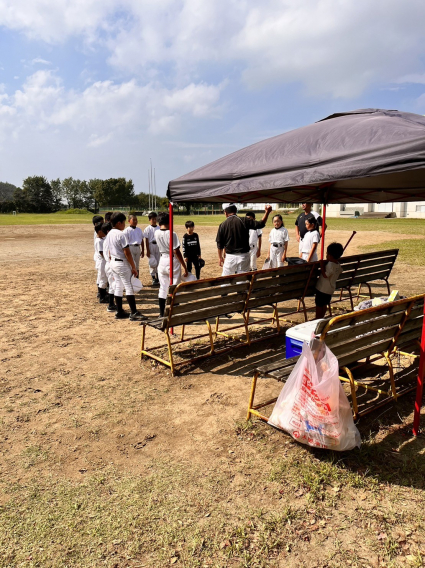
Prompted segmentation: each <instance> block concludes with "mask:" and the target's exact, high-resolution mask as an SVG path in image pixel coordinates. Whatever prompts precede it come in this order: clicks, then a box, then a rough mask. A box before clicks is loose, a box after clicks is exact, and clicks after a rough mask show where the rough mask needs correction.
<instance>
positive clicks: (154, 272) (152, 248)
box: [149, 243, 161, 278]
mask: <svg viewBox="0 0 425 568" xmlns="http://www.w3.org/2000/svg"><path fill="white" fill-rule="evenodd" d="M149 254H150V255H151V257H152V256H153V257H154V258H155V259H156V266H155V267H152V266H151V265H150V263H149V272H150V273H151V276H152V277H155V278H156V277H157V276H158V266H159V261H160V259H161V253H160V252H159V248H158V245H155V244H153V243H149Z"/></svg>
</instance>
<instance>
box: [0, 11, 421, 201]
mask: <svg viewBox="0 0 425 568" xmlns="http://www.w3.org/2000/svg"><path fill="white" fill-rule="evenodd" d="M424 22H425V2H423V0H409V1H408V2H406V1H405V0H373V1H372V2H371V1H370V0H355V1H354V0H262V1H261V2H258V0H155V1H154V0H149V1H147V0H0V181H7V182H9V183H13V184H15V185H17V186H20V185H21V184H22V180H23V179H25V178H26V177H27V176H31V175H43V176H45V177H46V178H47V179H49V180H51V179H56V178H58V177H59V178H61V179H63V178H66V177H69V176H72V177H74V178H78V179H86V180H88V179H90V178H102V179H105V178H109V177H126V178H127V179H129V178H131V179H132V180H133V182H134V185H135V191H136V193H139V192H141V191H145V192H146V191H147V190H148V169H149V166H150V160H152V163H153V166H154V168H155V175H156V185H157V192H158V194H159V195H165V192H166V189H167V184H168V182H169V181H170V180H171V179H175V178H177V177H179V176H181V175H183V174H186V173H188V172H190V171H192V170H194V169H196V168H198V167H200V166H202V165H204V164H207V163H209V162H211V161H213V160H215V159H217V158H220V157H222V156H224V155H226V154H229V153H230V152H233V151H235V150H238V149H240V148H243V147H245V146H248V145H250V144H253V143H255V142H257V141H259V140H262V139H264V138H268V137H270V136H275V135H277V134H280V133H282V132H286V131H288V130H292V129H294V128H298V127H300V126H304V125H307V124H310V123H311V122H314V121H316V120H320V119H321V118H324V117H325V116H328V115H330V114H333V113H334V112H340V111H347V110H353V109H358V108H387V109H397V110H404V111H408V112H414V113H418V114H425V26H424Z"/></svg>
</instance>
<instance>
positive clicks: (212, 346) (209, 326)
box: [206, 320, 217, 355]
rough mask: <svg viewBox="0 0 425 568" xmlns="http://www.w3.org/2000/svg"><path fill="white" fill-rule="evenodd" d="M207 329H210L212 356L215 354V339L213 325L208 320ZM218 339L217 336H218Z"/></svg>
mask: <svg viewBox="0 0 425 568" xmlns="http://www.w3.org/2000/svg"><path fill="white" fill-rule="evenodd" d="M206 323H207V327H208V334H209V336H210V345H211V355H212V354H213V353H214V339H213V332H212V329H211V324H210V322H209V321H208V320H206ZM216 337H217V336H216Z"/></svg>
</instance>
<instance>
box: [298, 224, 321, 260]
mask: <svg viewBox="0 0 425 568" xmlns="http://www.w3.org/2000/svg"><path fill="white" fill-rule="evenodd" d="M313 243H320V235H319V233H318V231H316V230H314V231H307V232H306V234H305V235H304V238H303V240H302V247H301V252H302V255H303V256H302V257H303V259H304V260H307V258H308V255H309V254H310V251H311V247H312V246H313ZM316 260H318V257H317V247H316V250H315V251H314V254H313V256H312V257H311V259H310V262H315V261H316Z"/></svg>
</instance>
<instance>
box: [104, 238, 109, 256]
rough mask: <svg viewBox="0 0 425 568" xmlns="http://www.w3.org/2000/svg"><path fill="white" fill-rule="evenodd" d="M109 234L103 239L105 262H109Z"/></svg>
mask: <svg viewBox="0 0 425 568" xmlns="http://www.w3.org/2000/svg"><path fill="white" fill-rule="evenodd" d="M108 237H109V233H108V234H107V235H106V237H105V238H104V239H103V258H104V259H105V262H109V241H108Z"/></svg>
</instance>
